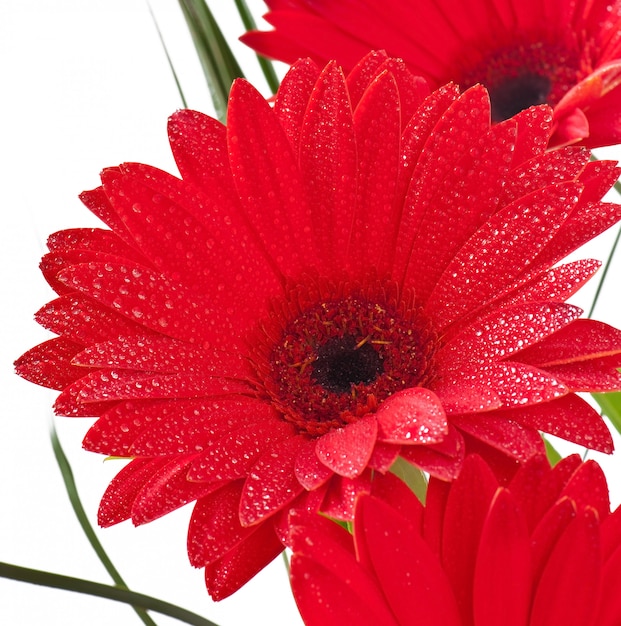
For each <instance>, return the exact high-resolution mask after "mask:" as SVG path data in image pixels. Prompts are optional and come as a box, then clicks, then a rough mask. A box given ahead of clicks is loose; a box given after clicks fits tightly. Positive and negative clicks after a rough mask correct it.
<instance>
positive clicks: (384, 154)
mask: <svg viewBox="0 0 621 626" xmlns="http://www.w3.org/2000/svg"><path fill="white" fill-rule="evenodd" d="M399 114H400V99H399V93H398V91H397V85H396V83H395V80H394V78H393V76H392V74H389V73H383V74H381V75H380V76H379V77H378V78H377V79H375V81H374V82H373V83H372V84H371V85H370V86H369V88H368V89H367V90H366V91H365V93H364V95H363V97H362V100H361V101H360V104H359V105H358V107H357V109H356V111H355V114H354V130H355V133H356V150H357V154H358V175H357V176H358V177H357V184H356V210H355V213H354V216H353V228H352V233H351V238H350V240H349V242H348V246H349V249H348V263H349V267H351V268H352V269H353V270H354V271H355V270H356V269H357V268H359V267H368V266H369V265H371V266H377V265H378V263H379V260H380V258H382V253H383V252H384V250H385V249H386V248H389V249H390V250H391V252H392V249H393V248H394V224H395V221H396V216H395V210H396V209H397V210H398V209H399V207H397V206H395V189H396V185H397V175H398V172H399V156H400V139H401V128H400V123H401V120H400V115H399ZM369 224H373V228H369ZM383 256H384V257H385V256H386V255H385V254H384V255H383Z"/></svg>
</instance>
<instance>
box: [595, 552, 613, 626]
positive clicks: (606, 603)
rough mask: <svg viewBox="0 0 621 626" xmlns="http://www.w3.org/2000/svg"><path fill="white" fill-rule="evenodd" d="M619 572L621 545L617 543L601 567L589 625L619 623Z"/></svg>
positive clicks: (600, 625) (604, 625)
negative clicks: (598, 587)
mask: <svg viewBox="0 0 621 626" xmlns="http://www.w3.org/2000/svg"><path fill="white" fill-rule="evenodd" d="M619 572H621V546H620V545H619V544H617V549H616V551H615V552H613V553H612V554H611V555H610V556H609V558H608V560H607V561H606V562H605V563H604V567H603V569H602V577H601V588H600V595H599V598H598V602H597V605H596V606H597V608H596V610H595V611H594V612H593V621H592V622H591V623H590V626H617V624H618V623H619V615H621V594H620V593H619Z"/></svg>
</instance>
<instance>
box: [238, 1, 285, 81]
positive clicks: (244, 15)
mask: <svg viewBox="0 0 621 626" xmlns="http://www.w3.org/2000/svg"><path fill="white" fill-rule="evenodd" d="M235 6H236V7H237V12H238V13H239V16H240V17H241V20H242V24H243V25H244V28H245V29H246V30H247V31H248V30H256V28H257V24H256V22H255V21H254V18H253V16H252V13H251V12H250V9H248V5H247V4H246V0H235ZM256 56H257V61H259V66H260V67H261V71H262V72H263V76H265V80H266V81H267V85H268V87H269V88H270V89H271V91H272V93H276V91H277V90H278V86H279V85H280V81H279V80H278V76H276V72H275V71H274V65H273V64H272V62H271V61H270V60H268V59H266V58H265V57H264V56H261V55H260V54H257V55H256Z"/></svg>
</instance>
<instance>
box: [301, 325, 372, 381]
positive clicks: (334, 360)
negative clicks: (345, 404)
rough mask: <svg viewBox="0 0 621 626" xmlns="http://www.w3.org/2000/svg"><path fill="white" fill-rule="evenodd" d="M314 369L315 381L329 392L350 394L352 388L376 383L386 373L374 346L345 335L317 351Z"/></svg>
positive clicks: (335, 338)
mask: <svg viewBox="0 0 621 626" xmlns="http://www.w3.org/2000/svg"><path fill="white" fill-rule="evenodd" d="M363 341H364V340H363ZM312 368H313V376H312V377H313V379H314V380H315V382H317V383H318V384H320V385H321V386H322V387H324V388H325V389H327V390H328V391H333V392H335V393H346V392H348V391H350V389H351V388H352V385H358V384H360V383H365V384H368V383H370V382H373V381H374V380H375V379H376V378H377V376H378V375H379V374H381V373H382V372H383V371H384V364H383V361H382V357H381V356H380V355H379V353H378V352H377V350H376V349H375V348H374V347H373V346H372V345H371V344H370V343H368V342H364V343H362V342H358V343H357V342H356V340H355V339H354V337H352V336H351V335H344V336H343V337H334V338H333V339H330V340H328V341H327V342H326V343H325V344H324V345H323V346H321V347H320V348H319V349H318V350H317V358H316V359H315V361H314V362H313V364H312Z"/></svg>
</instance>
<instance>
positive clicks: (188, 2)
mask: <svg viewBox="0 0 621 626" xmlns="http://www.w3.org/2000/svg"><path fill="white" fill-rule="evenodd" d="M179 6H180V7H181V11H182V12H183V16H184V17H185V21H186V23H187V25H188V29H189V30H190V34H191V36H192V40H193V41H194V47H195V48H196V53H197V54H198V58H199V60H200V63H201V66H202V68H203V72H204V74H205V78H206V79H207V84H208V86H209V90H210V92H211V98H212V101H213V104H214V108H215V109H216V114H217V116H218V119H219V120H220V121H221V122H224V121H225V120H226V108H227V102H228V96H229V91H230V89H231V84H232V83H233V81H234V80H235V79H236V78H243V73H242V71H241V68H240V67H239V64H238V63H237V60H236V59H235V56H234V55H233V53H232V52H231V49H230V47H229V45H228V43H227V42H226V39H225V38H224V35H223V34H222V31H221V30H220V27H219V26H218V24H217V22H216V20H215V19H214V17H213V15H212V13H211V11H210V10H209V7H208V6H207V4H206V3H205V2H204V0H179Z"/></svg>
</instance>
